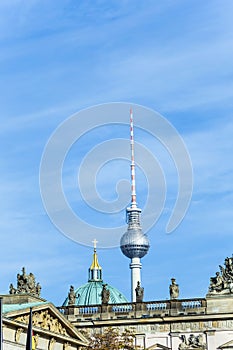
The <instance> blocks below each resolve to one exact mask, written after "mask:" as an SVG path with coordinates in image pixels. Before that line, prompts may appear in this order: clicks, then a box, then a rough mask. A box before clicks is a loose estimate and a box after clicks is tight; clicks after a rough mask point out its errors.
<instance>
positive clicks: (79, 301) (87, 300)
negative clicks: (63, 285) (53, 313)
mask: <svg viewBox="0 0 233 350" xmlns="http://www.w3.org/2000/svg"><path fill="white" fill-rule="evenodd" d="M103 284H104V282H103V281H89V282H88V283H86V284H84V285H82V286H81V287H79V288H78V289H76V290H75V295H76V298H75V305H85V306H87V305H96V304H101V292H102V288H103ZM107 289H108V290H109V292H110V299H109V304H120V303H127V302H128V300H127V299H126V298H125V296H124V295H123V294H122V293H121V292H119V290H117V289H116V288H114V287H112V286H110V285H107ZM68 302H69V299H68V298H66V300H65V301H64V304H63V306H67V305H68Z"/></svg>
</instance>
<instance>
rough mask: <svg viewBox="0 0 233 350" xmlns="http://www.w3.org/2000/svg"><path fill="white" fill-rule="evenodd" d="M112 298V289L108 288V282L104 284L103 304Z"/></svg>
mask: <svg viewBox="0 0 233 350" xmlns="http://www.w3.org/2000/svg"><path fill="white" fill-rule="evenodd" d="M109 299H110V291H109V290H108V289H107V284H103V289H102V292H101V300H102V305H107V304H108V302H109Z"/></svg>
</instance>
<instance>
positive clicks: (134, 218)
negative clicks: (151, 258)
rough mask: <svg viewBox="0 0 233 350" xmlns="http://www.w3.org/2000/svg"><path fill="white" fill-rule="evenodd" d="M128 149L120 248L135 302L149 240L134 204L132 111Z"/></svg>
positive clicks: (139, 210)
mask: <svg viewBox="0 0 233 350" xmlns="http://www.w3.org/2000/svg"><path fill="white" fill-rule="evenodd" d="M130 149H131V204H130V207H129V208H127V209H126V220H127V224H128V228H127V231H126V232H125V234H124V235H123V236H122V237H121V241H120V247H121V251H122V253H123V254H124V255H125V256H127V258H130V259H131V263H130V265H129V266H130V269H131V298H132V301H133V302H135V301H136V294H135V289H136V287H137V283H138V282H140V283H141V268H142V264H141V261H140V259H141V258H143V257H144V256H145V255H146V254H147V252H148V250H149V247H150V245H149V240H148V237H147V235H146V234H144V233H143V232H142V228H141V223H140V216H141V209H140V208H138V207H137V202H136V181H135V161H134V128H133V111H132V109H131V110H130Z"/></svg>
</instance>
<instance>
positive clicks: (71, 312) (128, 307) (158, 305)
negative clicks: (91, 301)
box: [58, 298, 206, 320]
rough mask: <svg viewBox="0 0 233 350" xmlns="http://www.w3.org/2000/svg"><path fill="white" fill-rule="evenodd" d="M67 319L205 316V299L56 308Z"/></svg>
mask: <svg viewBox="0 0 233 350" xmlns="http://www.w3.org/2000/svg"><path fill="white" fill-rule="evenodd" d="M58 309H59V310H60V311H61V312H62V313H63V314H64V315H65V316H66V317H67V318H68V319H71V318H72V319H73V320H74V318H77V320H91V319H93V320H95V319H100V320H101V319H117V318H120V317H121V315H122V317H124V318H151V317H159V316H161V317H163V316H174V315H185V314H205V313H206V299H204V298H203V299H202V298H200V299H180V300H162V301H149V302H142V303H124V304H108V305H90V306H63V307H60V308H58Z"/></svg>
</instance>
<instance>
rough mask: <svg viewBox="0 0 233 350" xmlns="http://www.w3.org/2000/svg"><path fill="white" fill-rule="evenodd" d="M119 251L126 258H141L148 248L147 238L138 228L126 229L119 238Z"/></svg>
mask: <svg viewBox="0 0 233 350" xmlns="http://www.w3.org/2000/svg"><path fill="white" fill-rule="evenodd" d="M120 246H121V251H122V253H123V254H124V255H125V256H127V257H128V258H130V259H132V258H143V257H144V256H145V255H146V254H147V252H148V250H149V248H150V244H149V240H148V238H147V236H146V235H145V234H144V233H143V232H142V230H141V229H139V228H131V229H128V230H127V231H126V232H125V234H124V235H123V236H122V237H121V241H120Z"/></svg>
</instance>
